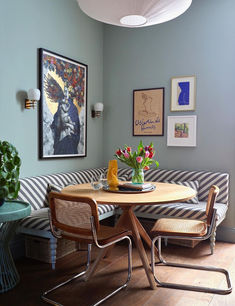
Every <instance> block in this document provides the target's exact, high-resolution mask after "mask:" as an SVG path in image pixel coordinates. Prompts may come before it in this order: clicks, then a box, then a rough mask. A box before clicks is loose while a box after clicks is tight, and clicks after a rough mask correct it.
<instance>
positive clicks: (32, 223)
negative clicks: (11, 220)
mask: <svg viewBox="0 0 235 306" xmlns="http://www.w3.org/2000/svg"><path fill="white" fill-rule="evenodd" d="M114 209H115V206H114V205H104V204H102V205H98V213H99V216H102V215H103V214H105V213H107V212H111V211H113V210H114ZM48 210H49V208H41V209H38V210H34V211H32V213H31V215H30V216H29V217H27V218H25V219H23V220H22V221H21V222H20V226H21V227H24V228H27V229H34V230H43V231H50V223H49V218H48Z"/></svg>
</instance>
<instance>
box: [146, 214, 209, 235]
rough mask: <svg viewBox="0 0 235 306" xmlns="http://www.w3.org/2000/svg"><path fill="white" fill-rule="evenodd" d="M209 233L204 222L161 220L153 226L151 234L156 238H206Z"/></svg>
mask: <svg viewBox="0 0 235 306" xmlns="http://www.w3.org/2000/svg"><path fill="white" fill-rule="evenodd" d="M206 232H207V225H206V223H205V222H203V221H199V220H189V219H187V220H186V219H174V220H172V219H169V218H162V219H159V220H158V221H157V222H156V223H155V225H154V226H153V228H152V230H151V233H152V234H153V235H154V236H156V235H157V234H158V235H167V236H174V235H175V236H195V237H198V236H204V235H206Z"/></svg>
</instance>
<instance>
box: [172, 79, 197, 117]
mask: <svg viewBox="0 0 235 306" xmlns="http://www.w3.org/2000/svg"><path fill="white" fill-rule="evenodd" d="M179 82H189V104H188V105H179V104H178V93H179V91H178V83H179ZM195 108H196V77H195V76H182V77H173V78H171V111H172V112H180V111H194V110H195Z"/></svg>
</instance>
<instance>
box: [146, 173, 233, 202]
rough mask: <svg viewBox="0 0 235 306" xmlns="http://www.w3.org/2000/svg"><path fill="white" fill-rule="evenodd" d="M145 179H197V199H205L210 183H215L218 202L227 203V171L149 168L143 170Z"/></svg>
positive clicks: (204, 200) (158, 180)
mask: <svg viewBox="0 0 235 306" xmlns="http://www.w3.org/2000/svg"><path fill="white" fill-rule="evenodd" d="M145 180H146V181H149V182H151V181H153V182H164V181H166V180H167V181H181V182H182V181H198V182H199V189H198V200H199V201H202V202H206V201H207V197H208V191H209V189H210V187H211V185H217V186H218V187H219V189H220V192H219V195H218V197H217V202H218V203H224V204H228V195H229V192H228V191H229V185H228V184H229V175H228V173H219V172H209V171H188V170H186V171H184V170H163V169H150V170H148V171H146V172H145Z"/></svg>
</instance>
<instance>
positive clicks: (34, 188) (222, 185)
mask: <svg viewBox="0 0 235 306" xmlns="http://www.w3.org/2000/svg"><path fill="white" fill-rule="evenodd" d="M106 171H107V168H95V169H88V170H79V171H77V172H67V173H59V174H50V175H41V176H34V177H29V178H22V179H20V183H21V187H20V191H19V194H18V198H17V199H18V200H21V201H25V202H28V203H30V204H31V208H32V210H37V209H40V208H43V207H46V206H48V183H51V184H57V185H60V186H65V185H68V184H70V183H73V182H74V183H77V184H82V183H89V182H90V181H91V177H92V176H93V177H98V176H100V175H101V174H102V173H104V172H106ZM131 173H132V169H130V168H119V170H118V177H119V178H121V179H122V180H127V181H128V180H131ZM145 180H146V181H153V182H165V181H175V182H176V181H181V182H182V181H198V182H199V189H198V199H199V201H204V202H206V201H207V197H208V191H209V189H210V187H211V186H212V185H217V186H218V187H219V189H220V192H219V195H218V197H217V202H218V203H224V204H228V196H229V174H228V173H219V172H210V171H187V170H186V171H184V170H164V169H150V170H148V171H145Z"/></svg>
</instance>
